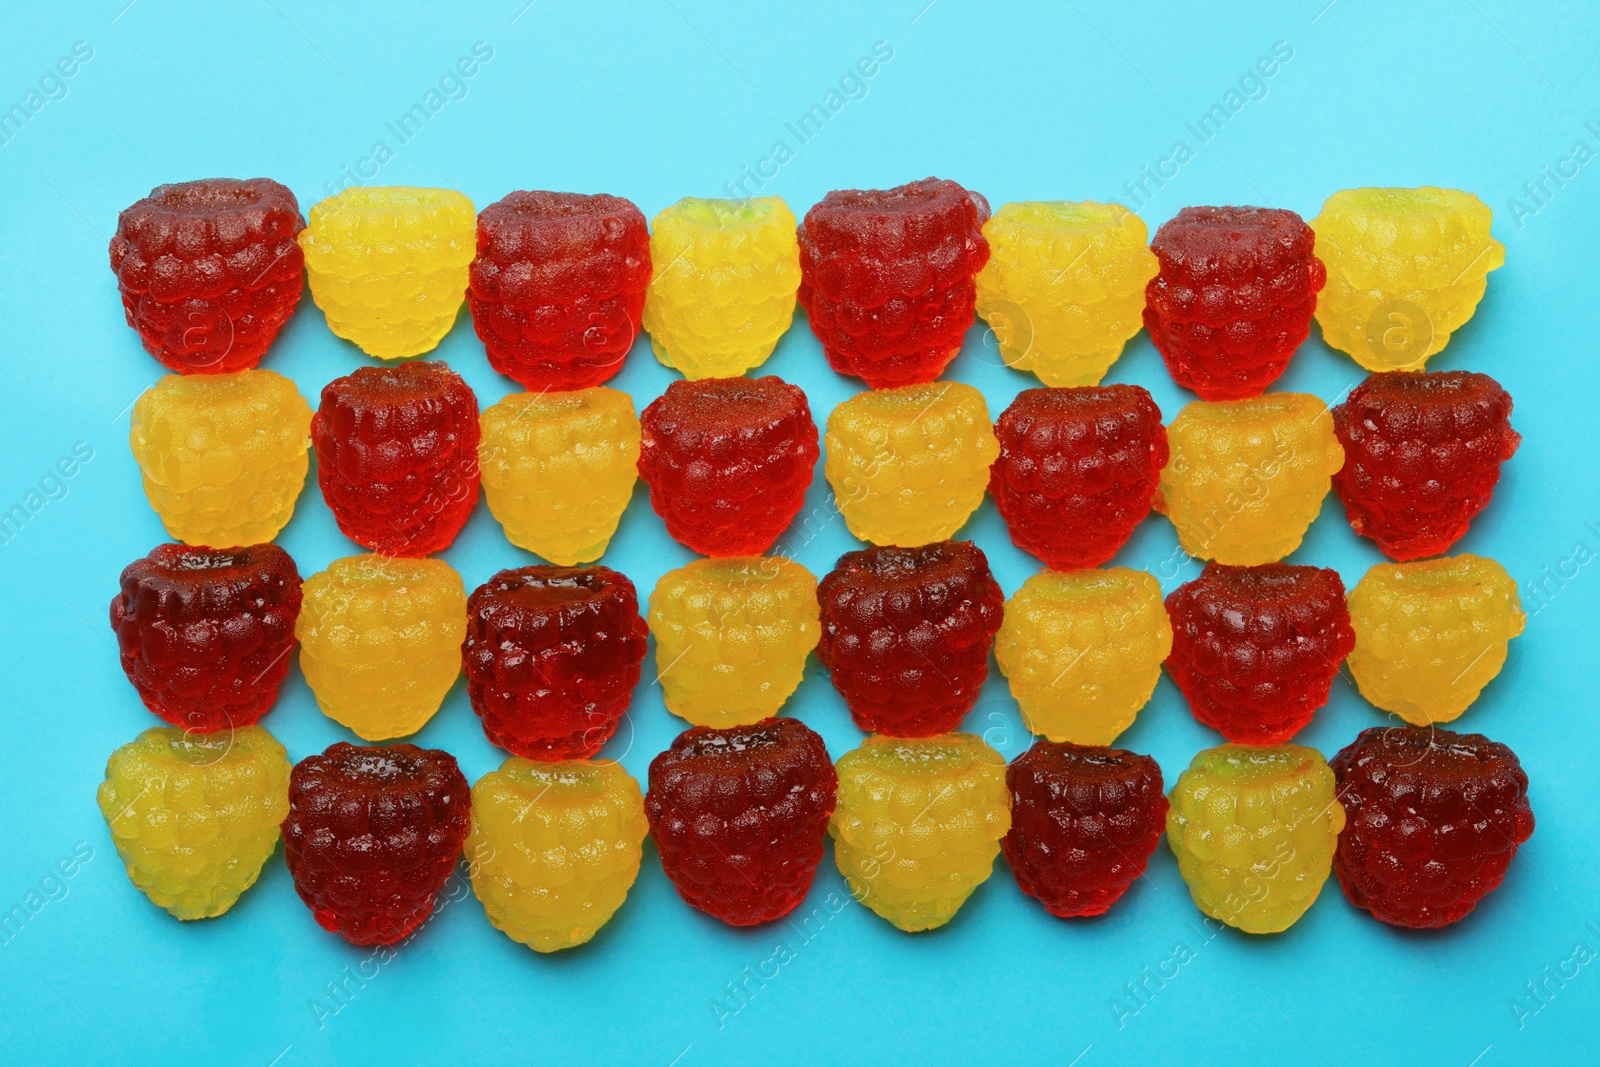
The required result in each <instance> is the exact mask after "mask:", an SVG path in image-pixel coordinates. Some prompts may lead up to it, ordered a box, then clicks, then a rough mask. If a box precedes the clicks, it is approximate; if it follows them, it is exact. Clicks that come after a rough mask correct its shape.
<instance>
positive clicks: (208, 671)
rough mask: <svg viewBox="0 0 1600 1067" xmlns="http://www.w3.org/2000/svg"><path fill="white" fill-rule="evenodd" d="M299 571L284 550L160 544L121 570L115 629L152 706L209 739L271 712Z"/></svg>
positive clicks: (290, 633) (296, 610)
mask: <svg viewBox="0 0 1600 1067" xmlns="http://www.w3.org/2000/svg"><path fill="white" fill-rule="evenodd" d="M299 615H300V572H299V571H298V570H296V569H295V565H294V560H292V559H290V558H289V553H287V552H285V551H284V550H283V549H281V548H279V547H278V546H277V545H270V544H269V545H250V546H249V547H247V548H196V547H194V546H191V545H157V546H156V547H155V548H153V549H151V550H150V554H149V555H148V556H145V557H144V558H143V559H136V560H134V561H133V562H132V563H130V564H128V565H127V566H126V567H125V568H123V571H122V592H120V593H118V594H117V595H116V596H115V597H113V598H112V599H111V628H112V629H113V630H115V631H116V633H117V645H118V647H119V648H120V649H121V650H122V669H123V670H124V671H126V672H127V674H128V680H129V681H130V682H132V683H133V686H134V688H135V689H137V690H138V691H139V697H140V698H141V699H142V700H143V701H144V705H145V707H147V708H149V709H150V710H151V711H153V712H155V714H157V715H159V716H160V717H161V718H163V719H165V720H166V721H167V722H169V723H171V724H172V725H174V726H181V727H183V728H184V729H186V730H194V731H197V732H199V733H211V732H212V731H215V730H225V729H228V728H230V727H236V726H249V725H250V724H251V723H253V722H255V721H256V720H258V719H260V718H261V716H263V715H265V714H266V713H267V712H268V711H270V710H272V703H273V701H275V700H276V699H277V698H278V686H280V685H282V684H283V679H284V677H285V676H286V675H287V674H288V673H289V660H290V658H291V657H290V655H289V652H290V651H291V650H292V649H293V648H294V643H295V642H294V623H295V619H296V618H298V617H299Z"/></svg>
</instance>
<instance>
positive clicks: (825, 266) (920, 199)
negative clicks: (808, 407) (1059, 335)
mask: <svg viewBox="0 0 1600 1067" xmlns="http://www.w3.org/2000/svg"><path fill="white" fill-rule="evenodd" d="M988 218H989V202H988V201H987V200H985V199H984V198H983V197H982V196H980V195H978V194H977V193H974V192H972V191H970V190H967V189H963V188H962V187H961V186H959V185H957V184H956V183H955V182H952V181H940V180H939V179H938V178H924V179H923V180H922V181H919V182H911V183H910V184H908V185H901V186H897V187H896V188H893V189H835V190H834V191H833V192H831V193H829V194H828V195H827V196H825V197H823V199H822V200H821V201H820V202H819V203H817V204H815V205H813V206H812V208H811V210H810V211H808V212H806V217H805V221H804V222H802V223H801V224H800V229H799V239H800V279H801V280H800V303H801V304H802V305H803V306H804V307H805V309H806V314H807V316H808V317H809V318H810V321H811V332H812V333H814V334H816V335H817V340H819V341H821V342H822V351H823V352H824V353H825V354H826V355H827V357H828V363H829V364H830V365H831V366H832V367H833V369H834V370H836V371H838V372H839V373H840V374H853V375H855V376H856V377H858V378H862V379H864V380H865V381H866V383H867V385H869V386H870V387H872V388H873V389H882V388H886V387H889V386H896V385H911V384H913V383H916V382H931V381H933V380H934V379H935V378H937V377H938V376H939V372H940V371H942V370H944V368H945V365H946V364H948V363H949V362H950V361H951V360H952V359H954V358H955V356H956V353H957V352H958V351H960V349H961V339H962V337H963V336H964V335H965V334H966V332H967V328H968V327H970V326H971V325H972V320H973V315H974V310H975V306H976V300H977V288H976V286H975V285H974V283H973V278H975V277H976V276H977V273H978V271H980V270H982V269H983V265H984V264H985V263H987V262H989V242H988V241H986V240H984V237H983V224H984V222H985V221H986V220H987V219H988Z"/></svg>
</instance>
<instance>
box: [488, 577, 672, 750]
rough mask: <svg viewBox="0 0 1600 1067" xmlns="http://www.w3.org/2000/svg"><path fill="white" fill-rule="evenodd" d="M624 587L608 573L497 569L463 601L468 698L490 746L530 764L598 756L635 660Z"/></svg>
mask: <svg viewBox="0 0 1600 1067" xmlns="http://www.w3.org/2000/svg"><path fill="white" fill-rule="evenodd" d="M647 632H648V631H647V630H646V627H645V622H644V620H643V619H641V618H640V617H639V598H638V594H637V593H636V592H635V591H634V588H633V583H632V582H630V581H629V580H628V579H627V577H626V576H625V575H622V574H618V573H617V572H616V571H614V570H612V569H611V568H609V567H551V566H534V567H518V568H516V569H515V570H504V571H501V572H500V573H499V574H496V575H495V576H494V577H493V578H490V579H489V580H488V581H487V582H484V583H483V584H482V585H480V586H478V588H477V589H475V590H473V592H472V596H470V597H468V598H467V639H466V641H465V642H464V643H463V644H462V646H461V657H462V661H463V665H464V667H465V669H466V675H467V698H468V699H469V700H471V702H472V710H473V711H475V712H477V713H478V715H479V716H480V717H481V718H482V719H483V732H484V733H485V734H487V735H488V736H489V740H490V741H493V742H494V743H495V744H497V745H499V746H500V747H501V748H504V749H507V750H508V751H510V752H513V753H515V754H516V755H518V756H525V757H527V758H528V759H537V760H563V759H582V758H584V757H587V756H592V755H594V754H595V753H596V752H599V751H600V747H601V746H602V745H604V744H605V743H606V741H608V740H609V739H610V738H611V735H612V734H613V733H615V732H616V730H617V721H618V720H619V719H621V718H622V714H623V712H625V711H627V710H628V702H629V700H630V699H632V697H633V687H634V686H635V685H637V684H638V682H639V665H640V664H641V663H642V662H643V661H644V650H645V635H646V633H647Z"/></svg>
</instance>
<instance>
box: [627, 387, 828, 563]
mask: <svg viewBox="0 0 1600 1067" xmlns="http://www.w3.org/2000/svg"><path fill="white" fill-rule="evenodd" d="M640 426H641V428H642V437H641V441H640V447H639V476H640V477H641V478H643V479H644V480H645V484H647V485H648V486H650V506H651V507H653V508H655V511H656V514H657V515H660V516H661V519H662V521H663V522H665V523H666V525H667V532H668V533H669V534H671V535H672V536H673V537H674V538H675V539H676V540H678V541H679V542H681V543H682V544H684V545H687V546H688V547H690V548H692V549H694V550H695V551H696V552H699V553H700V554H701V555H705V556H753V555H759V554H761V553H762V552H765V551H766V550H767V549H769V548H771V547H772V545H773V542H775V541H777V539H778V536H779V535H780V534H782V533H783V531H784V530H786V529H788V527H789V523H790V522H792V521H793V520H794V517H795V516H796V515H798V514H799V513H800V508H801V507H802V506H803V505H804V504H805V497H806V489H807V488H808V487H809V486H810V485H811V477H812V475H813V473H814V472H815V469H816V465H817V424H816V423H815V422H813V421H812V419H811V407H810V405H809V404H807V403H806V394H805V393H803V392H801V391H800V389H799V388H798V387H797V386H793V385H790V384H789V383H788V382H785V381H784V380H783V379H781V378H775V377H772V376H770V375H769V376H767V377H764V378H706V379H703V380H701V381H693V382H687V381H686V382H673V383H672V384H671V385H669V386H667V390H666V392H664V393H662V394H661V395H660V396H659V397H657V398H656V399H655V400H653V401H651V402H650V405H649V406H648V407H646V408H645V409H644V414H643V415H642V416H641V418H640Z"/></svg>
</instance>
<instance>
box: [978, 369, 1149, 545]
mask: <svg viewBox="0 0 1600 1067" xmlns="http://www.w3.org/2000/svg"><path fill="white" fill-rule="evenodd" d="M994 432H995V437H996V438H997V439H998V440H999V442H1000V458H999V459H996V460H995V461H994V466H993V467H991V468H990V469H989V495H990V496H992V497H994V503H995V507H996V508H997V509H999V511H1000V517H1001V518H1003V519H1005V521H1006V529H1007V530H1009V531H1010V532H1011V541H1012V543H1013V544H1015V545H1016V546H1017V547H1018V548H1020V549H1022V550H1024V551H1026V552H1031V553H1033V554H1034V555H1035V556H1038V557H1039V558H1040V559H1041V560H1043V561H1044V562H1045V563H1046V564H1047V565H1048V566H1051V567H1055V568H1057V569H1059V570H1070V569H1072V568H1074V567H1098V566H1099V565H1100V564H1102V563H1105V562H1106V561H1108V560H1109V559H1111V557H1112V556H1115V555H1116V554H1117V550H1118V549H1120V548H1121V547H1122V546H1123V545H1124V544H1126V543H1127V541H1128V538H1130V537H1132V536H1133V529H1134V527H1135V526H1138V525H1139V523H1140V521H1141V520H1143V519H1144V517H1145V516H1146V515H1148V514H1150V501H1151V500H1152V499H1153V498H1154V497H1155V494H1156V480H1157V478H1158V477H1159V475H1160V474H1161V468H1162V467H1164V466H1166V464H1167V428H1166V427H1165V426H1163V425H1161V409H1160V408H1158V407H1156V402H1155V401H1154V400H1152V399H1151V397H1150V394H1149V393H1148V392H1147V391H1146V390H1144V389H1143V388H1141V387H1139V386H1137V385H1105V386H1085V387H1082V388H1075V389H1024V390H1023V391H1022V392H1020V393H1018V394H1017V398H1016V399H1015V400H1013V401H1012V402H1011V406H1010V407H1008V408H1006V409H1005V410H1004V411H1002V412H1001V413H1000V418H999V419H998V420H996V422H995V426H994Z"/></svg>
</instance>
